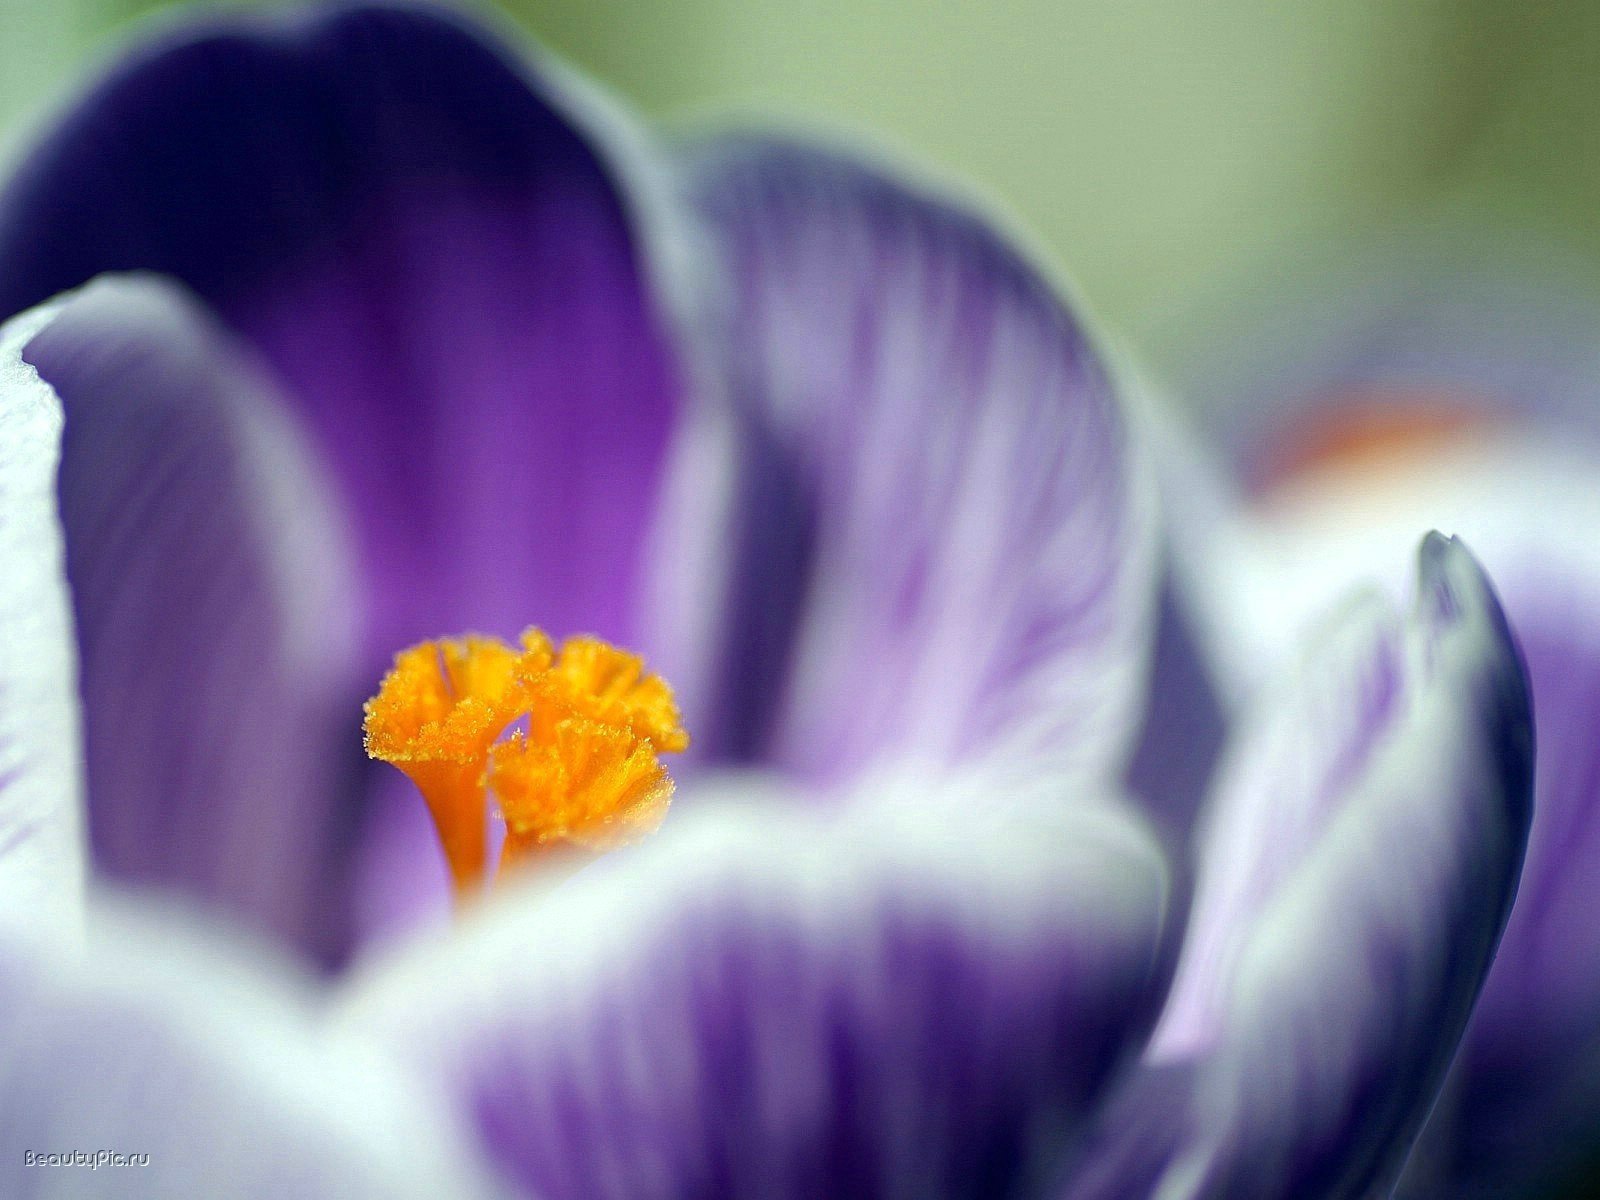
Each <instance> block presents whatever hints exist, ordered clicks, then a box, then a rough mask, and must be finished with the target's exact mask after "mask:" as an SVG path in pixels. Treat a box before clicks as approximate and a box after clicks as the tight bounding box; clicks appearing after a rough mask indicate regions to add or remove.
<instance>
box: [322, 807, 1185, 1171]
mask: <svg viewBox="0 0 1600 1200" xmlns="http://www.w3.org/2000/svg"><path fill="white" fill-rule="evenodd" d="M1025 790H1026V791H1027V792H1028V795H1027V796H1024V795H1021V794H1020V793H1021V792H1023V791H1025ZM1037 793H1038V788H1037V786H1036V785H1033V784H1030V786H1029V788H1028V789H1020V788H1017V787H1015V786H1013V787H1011V788H1009V789H1006V788H1004V787H994V786H985V787H982V788H981V789H980V788H974V789H972V790H970V791H962V792H960V793H959V794H951V793H948V792H946V793H938V792H932V791H929V790H926V789H923V788H921V787H919V786H916V785H915V784H913V783H910V782H906V781H901V784H900V787H899V790H897V791H891V792H890V793H887V794H880V795H879V796H878V797H876V798H875V799H874V802H872V803H865V802H863V803H862V804H859V805H854V806H851V807H849V808H848V809H847V810H845V811H844V812H843V813H842V814H840V813H838V812H833V811H831V810H830V811H829V812H828V813H819V812H817V811H815V810H812V809H809V808H807V807H806V806H803V805H793V804H790V805H771V804H769V805H765V806H760V805H754V804H752V802H751V797H750V796H748V795H745V794H743V792H742V791H740V792H738V793H736V795H735V797H734V799H735V801H736V803H732V804H729V805H727V806H726V807H725V808H722V809H718V808H717V807H710V806H705V805H702V806H697V807H695V808H693V809H691V810H688V811H685V812H684V813H683V814H682V815H681V816H680V817H679V818H676V819H675V820H674V822H673V823H672V824H670V825H669V826H668V828H667V830H665V831H664V832H663V833H662V834H661V835H659V837H658V839H657V840H656V841H655V842H653V843H651V844H649V845H647V846H645V847H643V848H641V849H640V850H639V851H638V852H636V853H631V854H630V853H624V854H622V855H619V856H616V857H614V858H612V859H609V860H607V861H606V862H605V863H603V864H601V866H600V867H599V868H597V869H595V870H592V871H590V872H587V873H585V874H582V875H580V876H578V877H577V878H575V879H574V880H572V881H571V882H570V883H568V884H567V885H565V886H563V887H561V888H559V889H558V890H556V891H554V892H553V893H546V894H542V895H541V894H537V893H528V894H521V895H515V896H509V897H506V898H505V899H504V901H503V902H502V903H501V904H500V905H499V906H498V907H497V908H495V909H494V910H493V911H491V912H486V913H485V914H483V919H482V921H481V922H480V923H478V924H475V925H473V926H470V927H465V928H463V929H462V930H461V931H460V934H459V936H458V937H457V938H455V939H453V940H452V941H450V942H448V943H447V944H445V945H443V946H441V947H438V948H436V949H433V950H431V951H426V952H422V953H417V954H414V955H413V957H412V958H411V959H410V960H409V961H407V962H404V963H402V964H400V965H398V966H395V967H391V968H390V969H389V970H388V972H387V973H384V974H380V975H379V976H377V977H376V978H375V979H373V980H371V981H370V982H369V984H368V987H367V989H366V991H365V993H364V994H363V995H362V996H361V998H360V999H359V1000H358V1002H357V1003H356V1004H355V1005H354V1006H353V1007H352V1009H351V1010H350V1012H349V1013H348V1014H347V1015H348V1017H349V1019H350V1021H352V1022H353V1023H355V1024H357V1025H359V1026H361V1027H363V1028H367V1029H369V1030H371V1031H373V1032H374V1033H375V1034H377V1035H378V1036H382V1037H384V1038H386V1039H388V1040H389V1041H391V1042H393V1043H394V1044H395V1045H397V1046H399V1047H400V1048H401V1050H402V1051H403V1052H404V1053H405V1054H407V1055H408V1056H409V1057H411V1058H412V1059H414V1060H416V1061H417V1062H418V1063H419V1064H420V1066H421V1067H422V1069H423V1071H424V1072H425V1073H426V1074H428V1075H430V1076H438V1077H442V1078H444V1079H446V1080H447V1081H448V1085H449V1086H450V1087H451V1088H453V1089H454V1091H455V1092H456V1094H457V1095H458V1096H459V1097H460V1103H461V1104H462V1105H463V1106H464V1107H465V1109H466V1111H468V1112H470V1113H472V1114H473V1116H474V1118H475V1120H476V1122H477V1126H478V1131H479V1136H480V1137H481V1139H482V1142H483V1144H484V1146H485V1148H486V1149H487V1151H488V1152H489V1154H490V1155H491V1156H492V1157H493V1159H494V1160H495V1161H496V1162H498V1163H499V1164H500V1165H501V1167H502V1168H503V1169H504V1170H505V1171H506V1173H507V1174H508V1175H509V1176H510V1177H511V1178H512V1179H513V1180H514V1181H516V1182H517V1183H518V1184H519V1185H520V1186H521V1187H522V1188H523V1189H524V1191H525V1192H526V1193H527V1194H530V1195H538V1196H541V1197H544V1200H561V1198H563V1197H573V1198H575V1200H576V1198H578V1197H582V1198H583V1200H605V1198H606V1197H628V1198H629V1200H650V1198H652V1197H660V1198H663V1200H665V1198H669V1197H682V1196H698V1197H704V1198H706V1200H711V1198H714V1197H735V1196H762V1197H769V1198H771V1200H782V1198H784V1197H811V1196H840V1197H845V1196H851V1197H922V1196H941V1197H952V1198H955V1197H973V1198H976V1197H1007V1196H1018V1195H1033V1194H1037V1193H1038V1189H1039V1187H1040V1186H1041V1184H1042V1183H1043V1182H1044V1181H1046V1180H1047V1179H1048V1178H1050V1176H1051V1174H1052V1172H1053V1169H1054V1167H1055V1166H1056V1165H1057V1164H1058V1163H1059V1161H1060V1160H1061V1158H1062V1156H1063V1155H1065V1154H1067V1153H1069V1152H1070V1150H1071V1147H1072V1145H1073V1143H1074V1140H1075V1138H1076V1136H1077V1134H1078V1131H1079V1129H1080V1127H1081V1125H1082V1122H1083V1120H1084V1118H1085V1115H1086V1114H1087V1113H1088V1111H1089V1110H1090V1109H1091V1108H1092V1106H1093V1104H1094V1103H1095V1101H1096V1100H1097V1098H1098V1097H1099V1096H1100V1095H1101V1094H1102V1093H1103V1091H1104V1089H1105V1085H1106V1084H1107V1082H1108V1081H1109V1080H1110V1079H1111V1078H1113V1077H1114V1075H1115V1073H1116V1068H1117V1067H1118V1065H1119V1063H1121V1062H1122V1061H1123V1059H1124V1057H1125V1055H1126V1053H1127V1052H1128V1051H1130V1050H1136V1048H1137V1047H1138V1045H1140V1044H1141V1042H1142V1039H1143V1037H1144V1034H1145V1032H1146V1030H1147V1029H1148V1021H1149V1019H1150V1015H1151V1013H1152V1012H1153V1006H1154V1004H1155V1003H1156V1002H1157V1001H1158V998H1159V991H1160V983H1161V979H1160V976H1159V970H1158V959H1159V948H1160V942H1161V933H1162V915H1163V913H1162V909H1163V903H1164V897H1165V887H1166V880H1165V872H1164V868H1163V865H1162V859H1161V855H1160V852H1159V851H1158V849H1157V848H1156V845H1155V843H1154V841H1153V839H1152V838H1151V836H1150V834H1149V833H1148V831H1147V830H1146V829H1145V828H1144V827H1143V826H1142V825H1140V824H1139V823H1138V822H1137V821H1136V820H1135V819H1134V818H1132V817H1131V816H1130V815H1129V814H1127V813H1125V812H1123V811H1121V810H1117V809H1112V808H1110V807H1105V808H1099V807H1096V806H1092V805H1082V806H1069V805H1066V804H1063V803H1062V798H1061V797H1060V796H1059V795H1057V794H1055V792H1054V791H1052V792H1051V793H1050V794H1049V795H1048V796H1040V795H1039V794H1037ZM1030 797H1031V799H1032V800H1033V801H1036V802H1033V803H1030V802H1029V799H1030ZM1002 798H1004V799H1007V800H1011V801H1013V802H1014V803H1012V804H1010V805H1001V804H998V803H997V801H1000V800H1001V799H1002Z"/></svg>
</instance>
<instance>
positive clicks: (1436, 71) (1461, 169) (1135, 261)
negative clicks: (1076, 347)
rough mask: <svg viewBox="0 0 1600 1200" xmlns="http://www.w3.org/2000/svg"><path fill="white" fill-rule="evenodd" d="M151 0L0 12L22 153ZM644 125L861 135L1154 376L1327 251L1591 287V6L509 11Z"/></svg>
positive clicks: (1441, 0)
mask: <svg viewBox="0 0 1600 1200" xmlns="http://www.w3.org/2000/svg"><path fill="white" fill-rule="evenodd" d="M155 7H157V6H156V5H152V4H148V3H145V0H68V2H67V3H66V4H64V5H60V6H50V5H45V4H40V3H37V2H36V0H0V55H3V62H0V118H3V120H4V122H5V124H4V129H5V130H6V131H7V132H8V133H11V134H12V135H13V137H15V136H16V131H17V130H19V129H26V128H27V122H28V119H29V117H30V116H31V115H36V114H38V113H39V112H40V111H41V110H42V108H43V107H44V106H46V105H48V103H49V102H50V101H51V100H52V99H55V98H59V97H61V96H62V95H63V94H64V93H65V92H66V91H68V90H69V89H70V88H71V87H72V86H73V81H74V80H76V79H80V78H81V77H82V74H83V72H85V71H86V70H89V69H90V68H91V66H92V64H93V63H94V62H96V61H97V59H99V58H100V57H102V56H103V55H105V54H107V53H109V52H110V51H111V49H112V48H113V47H114V46H115V45H116V44H117V41H118V39H119V38H120V37H122V36H125V30H126V25H127V23H128V22H129V20H130V19H131V18H134V17H136V16H139V15H141V14H142V13H144V12H146V11H149V10H151V9H153V8H155ZM503 7H504V9H505V11H507V12H508V13H509V14H510V15H511V16H512V17H514V18H515V19H516V20H517V21H519V22H520V23H521V24H522V25H523V26H524V27H525V28H527V29H528V30H529V31H530V32H531V33H532V34H534V35H535V36H537V37H539V38H540V39H542V40H543V41H545V42H546V43H547V44H549V45H550V46H552V47H554V48H555V49H557V50H558V51H560V52H561V53H563V54H564V55H566V56H567V57H568V58H570V59H572V60H573V61H575V62H576V63H578V64H579V65H581V66H582V67H584V68H586V69H587V70H589V71H590V72H591V73H593V74H595V75H597V76H598V77H599V78H600V79H602V80H603V81H605V82H606V83H607V84H608V85H609V86H610V87H611V88H612V89H614V90H615V91H617V92H619V93H621V94H622V95H623V96H625V97H627V98H629V99H630V100H632V101H633V102H634V103H635V104H636V105H637V106H638V107H639V108H641V109H642V110H643V111H644V112H645V113H647V114H650V115H652V116H656V117H661V118H665V119H669V120H674V121H677V120H687V119H699V118H703V117H706V116H708V115H719V116H720V115H727V114H735V115H741V116H744V115H755V116H760V117H763V118H770V117H777V118H780V119H782V120H784V121H785V122H786V123H790V124H793V123H796V122H799V123H802V124H808V125H817V124H820V125H823V126H832V127H840V128H843V129H846V130H853V131H857V132H860V131H865V132H868V133H869V134H871V135H872V136H873V137H875V138H877V139H878V140H880V141H882V142H885V143H887V144H889V145H890V146H894V147H898V148H900V149H902V150H905V151H907V152H909V153H911V154H913V155H915V156H916V157H918V158H920V159H923V160H926V161H928V162H930V163H932V164H934V165H936V166H938V167H941V168H943V169H945V170H947V171H949V172H953V173H955V174H957V175H960V176H964V177H966V178H968V179H970V180H971V181H973V182H974V183H975V184H977V186H978V187H979V188H980V189H981V191H982V192H984V193H986V194H988V195H990V196H992V197H994V198H996V199H997V200H999V201H1000V202H1001V203H1003V204H1004V206H1005V207H1006V208H1007V209H1009V210H1010V211H1011V212H1012V213H1013V214H1014V215H1015V216H1017V217H1018V218H1020V220H1021V221H1022V222H1023V224H1024V225H1025V226H1026V227H1027V228H1029V229H1031V230H1032V231H1033V233H1034V234H1035V235H1036V237H1037V240H1038V242H1040V243H1042V245H1043V247H1044V248H1045V250H1046V252H1047V253H1048V254H1049V255H1050V256H1051V257H1052V258H1053V259H1054V260H1055V262H1056V263H1057V264H1058V265H1059V266H1062V267H1064V268H1065V269H1066V270H1067V272H1068V273H1069V274H1070V275H1071V276H1072V277H1074V278H1076V279H1077V281H1078V282H1079V284H1080V285H1081V287H1082V288H1083V290H1084V292H1085V293H1086V294H1087V296H1088V297H1089V298H1090V300H1091V302H1092V303H1093V304H1094V306H1095V307H1096V308H1097V309H1099V310H1100V312H1101V313H1102V314H1103V315H1105V316H1107V317H1109V318H1110V319H1112V320H1113V321H1114V322H1116V323H1117V324H1118V325H1120V326H1121V327H1122V328H1124V329H1125V330H1126V331H1127V332H1128V333H1130V334H1131V335H1133V336H1134V337H1135V338H1136V339H1138V340H1140V341H1142V342H1143V343H1144V344H1145V346H1146V348H1147V350H1148V351H1152V352H1154V353H1155V355H1156V357H1157V359H1158V360H1159V358H1160V355H1161V346H1162V330H1163V328H1164V324H1165V323H1167V322H1168V321H1169V318H1170V314H1172V313H1173V312H1175V311H1182V310H1184V309H1185V308H1186V307H1187V308H1192V307H1194V306H1195V305H1197V304H1203V303H1204V298H1205V297H1206V296H1208V295H1210V294H1212V293H1213V292H1217V293H1218V294H1221V293H1222V292H1224V291H1225V289H1226V287H1227V285H1228V284H1229V282H1230V280H1233V279H1236V278H1241V277H1248V273H1249V272H1251V271H1253V270H1255V269H1257V268H1260V267H1263V266H1270V265H1272V264H1274V263H1277V264H1280V265H1281V264H1282V263H1283V262H1284V261H1285V260H1286V259H1292V258H1293V256H1295V255H1296V254H1298V253H1300V252H1301V248H1302V247H1306V246H1310V245H1314V244H1318V243H1326V242H1327V241H1328V240H1330V239H1338V238H1341V237H1349V236H1359V235H1360V234H1361V233H1362V232H1363V231H1369V230H1379V229H1383V228H1385V227H1388V226H1392V225H1395V224H1397V223H1406V222H1417V221H1422V222H1429V221H1446V220H1448V221H1451V222H1456V223H1465V224H1467V225H1468V226H1469V227H1473V228H1476V227H1481V228H1482V229H1483V231H1484V235H1483V236H1484V237H1485V238H1494V237H1497V236H1499V235H1500V233H1501V232H1502V231H1508V230H1509V231H1513V232H1522V231H1528V232H1534V233H1538V234H1543V235H1549V236H1554V237H1557V238H1562V239H1565V240H1566V241H1567V242H1569V243H1570V244H1571V257H1572V260H1573V261H1574V262H1576V263H1579V264H1581V268H1580V269H1584V270H1589V271H1590V272H1591V274H1592V275H1593V276H1594V277H1595V278H1600V270H1595V269H1593V266H1592V265H1593V264H1594V263H1596V262H1600V221H1596V220H1595V214H1594V211H1593V210H1594V199H1595V197H1596V195H1597V194H1600V188H1597V185H1600V86H1597V85H1596V64H1600V5H1597V4H1595V3H1594V2H1593V0H1564V2H1553V3H1539V2H1538V0H1530V2H1528V3H1523V4H1519V5H1507V4H1503V3H1495V2H1493V0H1298V2H1293V0H1290V2H1282V3H1274V2H1273V0H1211V2H1210V3H1205V4H1196V3H1193V2H1192V0H1095V2H1092V3H1090V2H1066V3H1063V2H1059V0H1058V2H1051V0H988V2H986V3H976V2H956V0H876V2H874V0H850V2H847V0H820V2H818V3H812V4H808V5H802V4H794V3H792V2H790V0H660V2H658V3H653V4H645V3H627V2H624V0H505V3H504V5H503Z"/></svg>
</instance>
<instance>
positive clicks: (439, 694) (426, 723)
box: [364, 634, 522, 895]
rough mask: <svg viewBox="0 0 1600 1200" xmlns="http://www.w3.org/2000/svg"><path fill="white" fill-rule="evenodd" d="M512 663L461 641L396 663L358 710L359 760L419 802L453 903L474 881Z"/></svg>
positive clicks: (512, 681)
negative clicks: (392, 776) (403, 778)
mask: <svg viewBox="0 0 1600 1200" xmlns="http://www.w3.org/2000/svg"><path fill="white" fill-rule="evenodd" d="M518 659H519V655H518V654H517V652H516V651H515V650H513V649H512V648H511V647H510V646H507V645H506V644H505V643H504V642H502V641H499V640H498V639H496V638H487V637H481V636H477V635H471V634H469V635H468V636H466V637H463V638H442V639H440V640H439V641H436V642H423V643H422V644H421V645H418V646H412V647H411V648H409V649H407V650H402V651H401V652H400V653H399V654H397V655H395V660H394V668H393V669H392V670H391V671H390V672H389V673H388V674H387V675H385V676H384V677H383V682H382V683H381V684H380V685H379V686H378V694H377V695H376V696H374V697H373V698H372V699H371V700H368V701H367V704H366V709H365V711H366V722H365V726H364V730H365V734H366V747H367V753H368V754H369V755H371V756H372V757H373V758H376V759H380V760H382V761H383V762H387V763H392V764H393V765H394V766H396V767H399V768H400V769H401V770H402V771H404V772H405V773H406V775H407V776H409V777H410V779H411V782H412V783H414V784H416V785H417V790H418V791H419V792H421V793H422V798H423V800H424V801H426V802H427V805H428V812H429V813H430V814H431V815H432V817H433V824H434V828H435V829H436V830H437V831H438V834H439V842H440V844H441V845H442V846H443V847H444V856H445V861H446V862H447V863H448V865H449V867H450V877H451V879H452V880H453V881H454V883H455V888H456V892H457V894H458V895H460V894H462V893H464V892H466V891H468V890H470V889H471V888H472V887H473V886H474V885H476V884H477V883H478V881H479V880H481V879H482V878H483V869H484V859H485V856H486V853H487V839H488V814H487V812H486V810H485V808H484V786H485V785H484V772H485V769H486V768H487V766H488V762H489V748H490V747H491V746H492V745H494V743H495V741H496V739H498V738H499V736H500V734H501V733H502V732H503V731H504V730H505V727H506V725H507V724H509V723H510V722H511V721H513V720H515V719H516V717H517V714H518V711H519V709H520V707H521V705H522V686H521V683H520V682H519V680H518V678H517V674H516V667H517V663H518Z"/></svg>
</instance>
